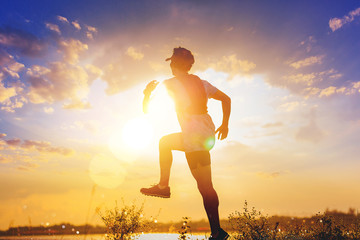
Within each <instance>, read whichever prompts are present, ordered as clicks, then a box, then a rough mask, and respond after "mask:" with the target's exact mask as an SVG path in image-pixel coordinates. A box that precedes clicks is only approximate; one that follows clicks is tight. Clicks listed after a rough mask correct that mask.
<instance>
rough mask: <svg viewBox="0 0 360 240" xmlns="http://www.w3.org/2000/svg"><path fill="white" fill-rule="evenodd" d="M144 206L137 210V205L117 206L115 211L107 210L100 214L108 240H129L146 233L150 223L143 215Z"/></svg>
mask: <svg viewBox="0 0 360 240" xmlns="http://www.w3.org/2000/svg"><path fill="white" fill-rule="evenodd" d="M143 209H144V205H141V207H139V208H137V207H136V206H135V204H132V205H131V206H127V205H124V206H123V207H122V208H119V207H118V206H117V205H116V206H115V208H114V209H113V210H106V211H105V212H101V211H100V210H98V213H99V215H100V217H101V219H102V220H103V222H104V223H105V226H106V230H107V231H106V235H105V237H106V239H108V240H129V239H133V238H134V237H136V236H137V235H138V234H139V232H145V231H146V230H147V229H148V228H149V226H150V221H148V220H146V219H145V218H144V215H143Z"/></svg>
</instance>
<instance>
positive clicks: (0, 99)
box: [0, 83, 16, 103]
mask: <svg viewBox="0 0 360 240" xmlns="http://www.w3.org/2000/svg"><path fill="white" fill-rule="evenodd" d="M13 96H16V89H15V88H14V87H10V88H6V87H4V85H3V84H2V83H0V103H4V102H5V101H8V100H9V99H10V98H11V97H13Z"/></svg>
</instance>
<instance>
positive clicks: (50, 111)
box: [44, 107, 54, 114]
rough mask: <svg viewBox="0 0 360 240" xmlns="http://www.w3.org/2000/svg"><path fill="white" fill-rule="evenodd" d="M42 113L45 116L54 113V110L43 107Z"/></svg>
mask: <svg viewBox="0 0 360 240" xmlns="http://www.w3.org/2000/svg"><path fill="white" fill-rule="evenodd" d="M44 112H45V113H47V114H51V113H53V112H54V108H52V107H44Z"/></svg>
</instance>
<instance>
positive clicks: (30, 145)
mask: <svg viewBox="0 0 360 240" xmlns="http://www.w3.org/2000/svg"><path fill="white" fill-rule="evenodd" d="M21 148H22V149H34V150H36V151H38V152H46V153H57V154H61V155H64V156H68V155H71V154H72V153H73V152H74V150H72V149H70V148H65V147H54V146H52V145H51V143H50V142H46V141H35V140H25V141H23V143H22V144H21Z"/></svg>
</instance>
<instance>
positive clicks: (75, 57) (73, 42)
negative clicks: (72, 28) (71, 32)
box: [59, 39, 88, 64]
mask: <svg viewBox="0 0 360 240" xmlns="http://www.w3.org/2000/svg"><path fill="white" fill-rule="evenodd" d="M87 49H88V45H87V44H85V43H82V42H81V41H79V40H77V39H69V40H61V41H59V52H61V53H63V55H64V60H65V61H66V62H68V63H70V64H76V63H78V61H79V54H80V53H81V52H83V51H85V50H87Z"/></svg>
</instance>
